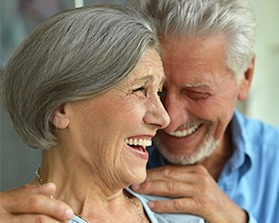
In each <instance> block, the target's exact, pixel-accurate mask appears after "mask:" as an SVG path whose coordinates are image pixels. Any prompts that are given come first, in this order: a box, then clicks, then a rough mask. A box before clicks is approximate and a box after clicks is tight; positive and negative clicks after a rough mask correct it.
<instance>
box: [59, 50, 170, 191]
mask: <svg viewBox="0 0 279 223" xmlns="http://www.w3.org/2000/svg"><path fill="white" fill-rule="evenodd" d="M163 81H164V73H163V67H162V63H161V59H160V56H159V55H158V53H157V52H156V51H155V50H154V49H148V50H146V52H145V54H144V56H143V58H142V60H141V62H140V63H139V64H138V66H137V67H136V68H135V69H134V70H133V71H132V72H131V74H130V75H129V76H128V78H126V79H125V80H124V81H122V82H120V83H119V84H118V85H117V86H116V87H114V88H113V89H112V90H109V91H108V92H106V93H103V94H100V95H98V96H96V97H93V98H92V99H89V100H86V101H82V102H75V103H69V104H66V105H65V107H64V108H65V113H67V114H68V117H69V120H70V121H69V125H68V127H67V131H68V132H69V135H68V136H67V137H71V139H70V141H71V142H70V144H71V145H74V147H73V148H74V149H73V150H74V152H73V153H74V154H75V157H77V156H78V157H80V158H81V160H82V163H85V164H86V165H87V166H88V167H89V168H90V170H91V172H92V174H94V178H96V176H97V175H99V177H100V179H101V181H104V182H103V183H105V184H107V186H109V187H115V185H118V186H119V182H121V184H122V185H121V186H127V185H129V184H136V183H140V182H142V181H143V180H144V179H145V177H146V171H145V168H146V163H147V160H148V153H147V151H146V146H149V145H151V139H152V137H153V136H154V135H155V133H156V130H157V129H159V128H165V127H166V126H167V125H168V123H169V117H168V115H167V113H166V111H165V110H164V107H163V106H162V104H161V102H160V98H159V96H158V92H160V91H161V90H162V86H163ZM71 153H72V151H71ZM76 159H77V158H76ZM77 160H78V159H77ZM100 179H99V180H100Z"/></svg>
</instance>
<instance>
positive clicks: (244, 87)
mask: <svg viewBox="0 0 279 223" xmlns="http://www.w3.org/2000/svg"><path fill="white" fill-rule="evenodd" d="M254 69H255V56H254V57H253V59H252V61H251V63H250V65H249V67H248V69H247V70H246V71H245V73H244V76H243V77H242V80H241V83H240V90H239V94H238V99H239V100H240V101H244V100H245V99H246V98H247V97H248V94H249V91H250V87H251V84H252V80H253V76H254Z"/></svg>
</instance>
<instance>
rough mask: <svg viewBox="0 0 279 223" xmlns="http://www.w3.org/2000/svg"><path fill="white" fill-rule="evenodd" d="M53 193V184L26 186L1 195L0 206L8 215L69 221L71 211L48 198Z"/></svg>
mask: <svg viewBox="0 0 279 223" xmlns="http://www.w3.org/2000/svg"><path fill="white" fill-rule="evenodd" d="M54 191H55V185H54V184H46V185H43V186H34V185H27V186H25V187H22V188H18V189H14V190H11V191H8V192H4V193H2V195H1V205H2V206H3V207H4V209H5V210H6V211H7V212H8V213H10V214H25V213H26V214H27V213H32V214H42V215H47V216H50V217H53V218H55V219H58V220H60V221H65V220H69V219H71V218H72V217H73V211H72V209H71V208H70V207H69V206H68V205H66V204H65V203H63V202H62V201H59V200H55V199H51V198H50V195H52V194H53V192H54Z"/></svg>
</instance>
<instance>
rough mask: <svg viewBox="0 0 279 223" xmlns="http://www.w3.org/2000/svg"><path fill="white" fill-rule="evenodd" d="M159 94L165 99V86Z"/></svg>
mask: <svg viewBox="0 0 279 223" xmlns="http://www.w3.org/2000/svg"><path fill="white" fill-rule="evenodd" d="M157 94H158V95H159V97H160V99H161V100H163V99H164V98H165V95H166V89H165V88H163V89H162V90H158V92H157Z"/></svg>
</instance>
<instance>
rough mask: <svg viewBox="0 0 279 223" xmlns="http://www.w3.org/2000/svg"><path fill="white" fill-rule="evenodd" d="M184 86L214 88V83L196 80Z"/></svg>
mask: <svg viewBox="0 0 279 223" xmlns="http://www.w3.org/2000/svg"><path fill="white" fill-rule="evenodd" d="M183 87H185V88H197V87H201V88H209V89H212V85H211V84H210V83H207V82H203V83H201V82H196V83H186V84H183Z"/></svg>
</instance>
